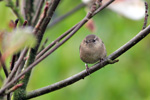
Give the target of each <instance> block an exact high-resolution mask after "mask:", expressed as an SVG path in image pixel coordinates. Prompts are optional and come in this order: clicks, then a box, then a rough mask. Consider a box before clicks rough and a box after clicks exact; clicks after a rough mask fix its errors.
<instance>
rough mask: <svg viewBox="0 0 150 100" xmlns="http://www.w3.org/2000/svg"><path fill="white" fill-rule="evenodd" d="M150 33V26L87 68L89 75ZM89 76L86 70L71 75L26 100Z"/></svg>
mask: <svg viewBox="0 0 150 100" xmlns="http://www.w3.org/2000/svg"><path fill="white" fill-rule="evenodd" d="M149 33H150V25H149V26H148V27H147V28H145V29H144V30H142V31H141V32H139V33H138V34H137V35H136V36H135V37H133V38H132V39H131V40H130V41H128V42H127V43H126V44H124V45H123V46H122V47H120V48H119V49H118V50H116V51H115V52H113V53H112V54H111V55H109V56H108V57H107V58H106V59H104V60H103V61H102V62H101V63H98V64H95V65H94V66H92V67H90V68H89V73H90V74H92V73H93V72H95V71H97V70H99V69H101V68H103V67H104V66H106V65H107V64H109V63H110V62H109V60H114V59H116V58H118V57H119V56H120V55H122V54H123V53H125V52H126V51H127V50H129V49H130V48H131V47H133V46H134V45H135V44H137V43H138V42H139V41H140V40H142V39H143V38H144V37H145V36H147V35H148V34H149ZM88 75H89V74H88V73H87V71H86V70H83V71H82V72H80V73H78V74H76V75H73V76H71V77H69V78H67V79H65V80H62V81H60V82H57V83H54V84H52V85H49V86H46V87H43V88H40V89H37V90H34V91H31V92H29V93H28V94H27V97H26V98H27V99H31V98H33V97H37V96H40V95H43V94H46V93H50V92H53V91H56V90H58V89H61V88H64V87H66V86H69V85H71V84H73V83H75V82H77V81H79V80H81V79H84V78H85V77H86V76H88Z"/></svg>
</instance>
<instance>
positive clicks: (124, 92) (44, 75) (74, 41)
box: [0, 0, 150, 100]
mask: <svg viewBox="0 0 150 100" xmlns="http://www.w3.org/2000/svg"><path fill="white" fill-rule="evenodd" d="M79 3H80V0H75V1H72V0H63V1H61V2H60V5H59V7H58V9H57V11H56V16H59V15H62V14H64V13H66V12H68V11H70V10H71V9H72V8H74V7H75V6H76V5H78V4H79ZM85 15H86V12H85V9H81V10H79V11H78V12H76V13H75V14H73V15H71V16H70V17H69V18H67V19H65V20H63V21H62V22H61V23H59V24H57V25H56V26H54V27H53V28H51V29H47V30H46V33H45V35H44V39H43V42H44V40H45V39H46V38H48V39H49V41H48V43H47V45H48V44H49V43H51V42H52V41H54V40H55V39H56V38H57V37H58V36H60V35H61V34H62V33H64V32H65V31H67V30H68V29H69V28H71V27H72V26H73V25H74V24H76V23H77V22H79V21H80V20H81V19H82V18H83V17H84V16H85ZM15 19H16V17H15V15H14V14H13V13H12V11H11V10H10V9H9V8H8V7H6V6H5V3H4V2H0V30H8V29H9V28H8V23H9V21H10V20H15ZM93 19H94V22H95V24H96V27H97V32H96V33H95V34H96V35H97V36H99V37H100V38H101V39H102V40H103V41H104V43H105V46H106V49H107V54H108V55H109V54H111V53H113V52H114V51H115V50H116V49H118V48H119V47H120V46H122V45H123V44H125V43H126V42H127V41H129V40H130V39H131V38H133V37H134V36H135V35H136V34H137V33H138V32H139V31H140V30H141V29H142V26H143V20H144V19H141V20H139V21H133V20H129V19H126V18H124V17H123V16H120V15H119V14H117V13H114V12H112V11H110V10H108V9H105V10H103V11H102V12H100V13H99V14H97V15H96V16H95V17H94V18H93ZM148 24H149V23H148ZM88 34H91V32H90V31H89V30H88V29H87V28H85V27H82V28H81V29H80V30H79V31H78V32H77V33H76V34H75V35H74V36H73V37H72V38H71V39H70V40H69V41H67V42H66V43H65V44H64V45H62V46H61V47H60V48H59V49H58V50H56V51H55V52H54V53H53V54H52V55H50V56H49V57H47V59H45V60H44V61H42V62H41V63H40V64H38V65H37V66H36V67H35V68H34V69H33V71H32V75H31V78H30V82H29V85H28V89H27V90H28V91H32V90H35V89H38V88H41V87H44V86H47V85H51V84H53V83H55V82H58V81H60V80H63V79H65V78H68V77H70V76H72V75H74V74H76V73H78V72H80V71H82V70H84V69H85V66H84V63H83V62H82V61H81V60H80V57H79V45H80V42H81V41H82V39H83V38H84V37H85V36H87V35H88ZM149 50H150V36H147V37H146V38H145V39H143V40H142V41H141V42H139V43H138V44H137V45H135V46H134V47H133V48H132V49H130V50H129V51H127V52H126V53H124V54H123V55H122V56H120V57H119V62H118V63H115V64H113V65H107V66H105V67H104V68H102V69H101V70H99V71H97V72H95V73H93V74H91V75H90V76H89V77H86V78H85V79H83V80H80V81H78V82H77V83H75V84H73V85H71V86H68V87H65V88H63V89H61V90H57V91H55V92H52V93H49V94H46V95H43V96H40V97H36V98H34V99H32V100H60V99H63V100H150V51H149ZM7 61H8V64H9V62H10V61H9V60H7ZM90 66H91V65H90ZM0 74H1V75H3V70H0ZM0 84H2V83H1V82H0Z"/></svg>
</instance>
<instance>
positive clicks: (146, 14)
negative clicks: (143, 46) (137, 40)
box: [142, 2, 148, 29]
mask: <svg viewBox="0 0 150 100" xmlns="http://www.w3.org/2000/svg"><path fill="white" fill-rule="evenodd" d="M147 19H148V4H147V2H145V18H144V24H143V28H142V29H144V28H146V26H147Z"/></svg>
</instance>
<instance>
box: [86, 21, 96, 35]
mask: <svg viewBox="0 0 150 100" xmlns="http://www.w3.org/2000/svg"><path fill="white" fill-rule="evenodd" d="M85 27H87V28H88V29H89V30H90V31H91V32H92V33H94V32H95V31H96V26H95V23H94V21H93V19H90V20H89V21H88V22H87V23H86V24H85Z"/></svg>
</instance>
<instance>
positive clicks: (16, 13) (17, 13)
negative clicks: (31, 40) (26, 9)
mask: <svg viewBox="0 0 150 100" xmlns="http://www.w3.org/2000/svg"><path fill="white" fill-rule="evenodd" d="M6 2H7V6H8V7H10V8H11V10H12V11H13V12H14V14H15V15H16V16H17V17H18V19H19V21H20V23H21V24H23V22H24V18H23V17H22V15H21V14H20V9H19V8H18V7H16V6H15V4H14V2H13V1H12V0H6Z"/></svg>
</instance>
